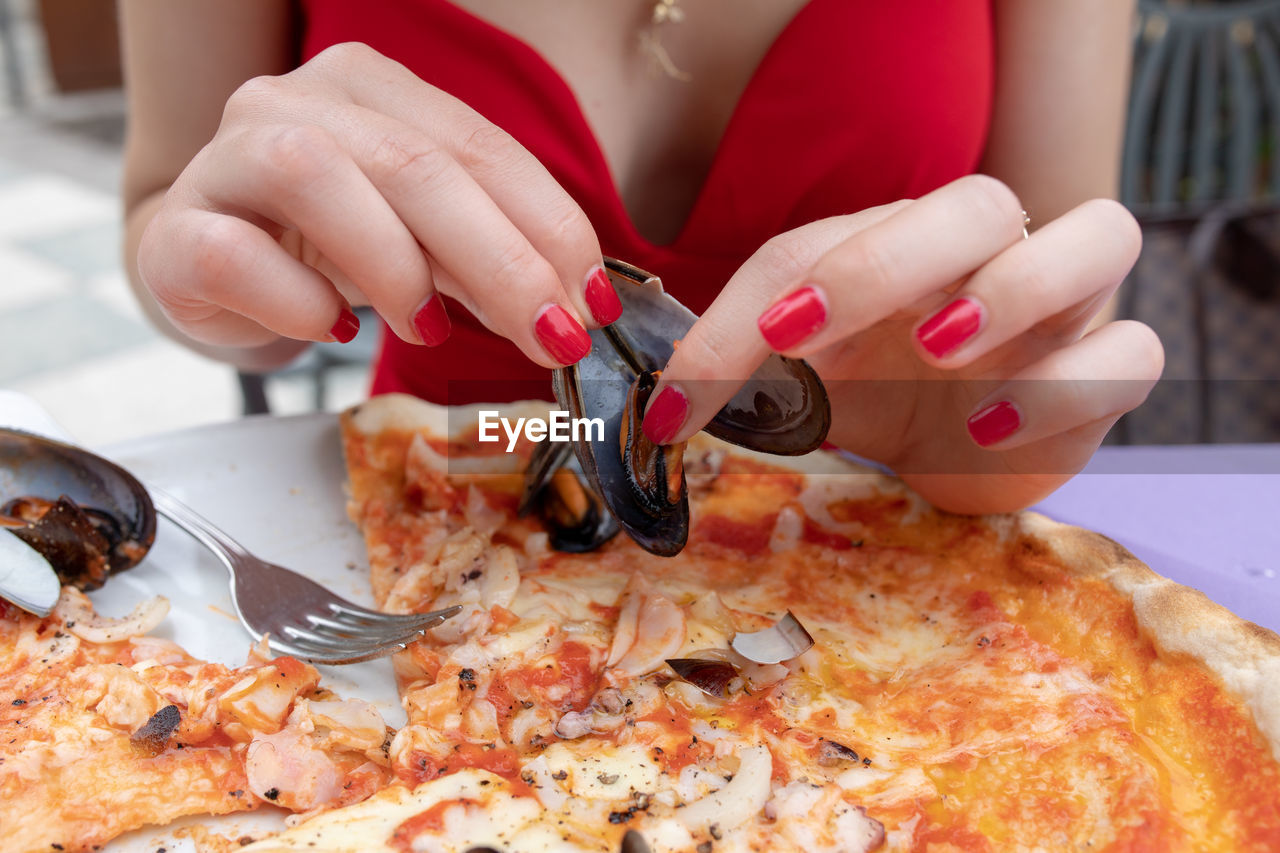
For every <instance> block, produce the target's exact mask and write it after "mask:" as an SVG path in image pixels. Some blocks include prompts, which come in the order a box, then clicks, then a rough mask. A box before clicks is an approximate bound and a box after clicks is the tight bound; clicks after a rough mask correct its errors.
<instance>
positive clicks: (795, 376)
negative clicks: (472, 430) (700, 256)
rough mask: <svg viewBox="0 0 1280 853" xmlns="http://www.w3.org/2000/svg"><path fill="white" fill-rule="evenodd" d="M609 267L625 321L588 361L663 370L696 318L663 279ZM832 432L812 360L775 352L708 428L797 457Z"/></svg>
mask: <svg viewBox="0 0 1280 853" xmlns="http://www.w3.org/2000/svg"><path fill="white" fill-rule="evenodd" d="M605 267H606V269H607V270H608V271H609V273H610V277H611V280H612V281H613V282H614V289H615V290H617V292H618V298H619V300H620V301H621V302H622V316H621V317H620V318H619V320H618V322H616V323H614V324H613V325H612V326H608V327H606V328H604V329H603V330H601V331H600V332H599V333H593V335H592V344H593V348H592V352H591V353H590V354H589V355H588V356H587V358H588V359H590V358H593V357H597V356H598V355H601V356H602V357H604V358H605V359H606V360H608V361H613V359H612V358H611V357H610V355H616V356H617V358H618V360H619V361H620V362H621V363H624V364H626V365H628V367H629V368H630V373H631V376H632V377H634V375H635V373H637V372H638V371H641V370H647V371H654V370H661V369H662V368H663V367H664V366H666V363H667V362H668V361H669V360H670V359H671V354H672V353H674V352H675V342H676V341H678V340H680V339H682V338H683V337H684V336H685V335H686V334H688V332H689V329H691V328H693V324H694V323H695V322H696V321H697V319H698V316H697V315H696V314H694V313H693V312H692V311H690V310H689V309H688V308H686V307H684V306H683V305H681V304H680V303H679V302H678V301H676V300H675V299H674V298H673V297H671V296H670V295H668V294H667V293H664V292H663V291H662V285H661V283H660V281H659V280H658V279H657V278H656V277H654V276H652V275H650V274H649V273H647V272H645V271H644V270H641V269H639V268H637V267H633V266H631V265H630V264H625V263H622V262H620V261H615V260H613V259H612V258H606V259H605ZM601 338H603V339H604V342H602V341H601ZM604 350H607V351H608V352H604ZM579 364H581V362H579ZM630 378H631V377H628V380H629V379H630ZM561 403H562V404H563V401H561ZM830 427H831V403H830V401H829V400H828V399H827V393H826V390H825V389H824V388H823V386H822V380H821V379H820V378H818V374H817V373H816V372H815V371H814V369H813V368H812V367H810V366H809V365H808V363H807V362H804V361H801V360H798V359H793V358H785V357H783V356H780V355H777V354H774V355H771V356H769V357H768V358H767V359H765V361H764V363H763V364H761V365H760V367H759V368H758V369H757V370H756V371H755V373H753V374H752V375H751V378H750V379H749V380H747V382H745V383H743V385H742V386H741V387H740V388H739V389H738V390H737V392H736V393H735V394H734V395H733V397H732V398H730V400H729V402H728V403H726V404H725V405H724V407H723V408H722V409H721V410H720V411H719V412H718V413H717V414H716V416H715V417H714V418H713V419H712V420H711V423H709V424H708V425H707V426H706V427H705V430H706V432H708V433H710V434H711V435H714V436H715V437H716V438H719V439H721V440H723V441H727V442H729V443H730V444H736V445H738V446H739V447H746V448H749V449H751V450H758V451H760V452H761V453H770V454H773V455H775V456H799V455H801V454H805V453H809V452H810V451H813V450H817V449H818V448H819V447H821V446H822V442H823V441H825V440H826V438H827V431H828V430H829V429H830Z"/></svg>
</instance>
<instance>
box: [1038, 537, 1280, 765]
mask: <svg viewBox="0 0 1280 853" xmlns="http://www.w3.org/2000/svg"><path fill="white" fill-rule="evenodd" d="M1018 523H1019V527H1020V529H1021V530H1023V531H1024V532H1026V533H1028V534H1030V535H1031V536H1034V537H1036V538H1037V539H1040V540H1041V541H1043V542H1045V543H1046V544H1047V545H1048V546H1049V547H1050V548H1051V549H1052V550H1053V551H1054V553H1055V554H1056V555H1057V556H1058V557H1059V558H1060V559H1061V560H1062V562H1063V564H1064V565H1066V566H1067V567H1068V568H1069V569H1071V570H1072V571H1074V572H1075V573H1077V574H1079V575H1083V576H1094V577H1099V578H1102V579H1104V580H1106V581H1107V582H1108V583H1110V584H1111V586H1112V587H1113V588H1114V589H1115V590H1116V591H1117V592H1119V593H1121V594H1122V595H1124V596H1125V597H1127V598H1128V599H1129V600H1130V601H1132V602H1133V611H1134V615H1135V616H1136V617H1137V620H1138V625H1139V626H1140V627H1141V628H1142V630H1143V631H1145V632H1146V633H1147V634H1148V635H1149V636H1150V638H1151V640H1152V642H1154V644H1155V646H1156V648H1157V649H1158V650H1159V651H1160V652H1162V653H1164V654H1170V655H1176V654H1185V655H1189V656H1191V657H1192V658H1194V659H1196V660H1197V661H1199V662H1200V663H1201V664H1203V665H1204V666H1205V667H1206V668H1207V669H1208V670H1209V671H1210V672H1212V673H1213V674H1214V675H1216V676H1217V677H1218V678H1219V679H1220V680H1221V681H1222V684H1223V685H1224V686H1225V687H1226V688H1227V689H1228V690H1229V691H1230V692H1231V693H1232V694H1234V695H1235V696H1237V697H1238V698H1239V699H1240V700H1241V701H1243V702H1244V703H1245V705H1246V706H1247V707H1248V708H1249V710H1250V712H1251V713H1252V714H1253V718H1254V721H1255V722H1256V723H1257V725H1258V728H1259V729H1260V730H1261V731H1262V733H1263V735H1264V736H1265V737H1266V738H1267V740H1268V742H1269V743H1270V744H1271V752H1272V754H1273V755H1274V756H1275V757H1276V758H1277V759H1280V636H1277V635H1276V634H1275V633H1274V632H1273V631H1270V630H1268V629H1267V628H1263V627H1262V626H1260V625H1256V624H1254V623H1253V622H1249V621H1247V620H1245V619H1241V618H1240V617H1239V616H1237V615H1235V614H1234V613H1232V612H1231V611H1230V610H1228V609H1227V608H1225V607H1223V606H1222V605H1221V604H1218V603H1217V602H1215V601H1212V600H1211V599H1210V598H1209V597H1208V596H1206V595H1205V594H1204V593H1202V592H1200V591H1199V590H1197V589H1192V588H1191V587H1187V586H1183V585H1182V584H1179V583H1176V582H1175V581H1172V580H1169V579H1168V578H1166V577H1164V576H1162V575H1159V574H1157V573H1156V572H1154V571H1153V570H1152V569H1151V568H1150V567H1149V566H1147V564H1146V563H1143V562H1142V561H1141V560H1139V559H1138V558H1137V557H1135V556H1134V555H1133V554H1131V553H1130V552H1129V551H1128V549H1126V548H1125V547H1124V546H1122V545H1120V544H1119V543H1118V542H1115V541H1114V540H1112V539H1109V538H1107V537H1106V536H1103V535H1102V534H1101V533H1095V532H1093V531H1091V530H1085V529H1083V528H1080V527H1074V526H1072V525H1069V524H1063V523H1062V522H1058V521H1054V520H1052V519H1050V518H1047V517H1046V516H1043V515H1041V514H1039V513H1035V512H1023V513H1019V514H1018Z"/></svg>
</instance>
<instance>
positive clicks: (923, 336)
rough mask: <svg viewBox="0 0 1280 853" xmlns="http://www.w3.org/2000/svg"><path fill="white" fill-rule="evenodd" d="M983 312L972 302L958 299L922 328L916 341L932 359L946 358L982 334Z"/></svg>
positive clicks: (922, 324)
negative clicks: (945, 356) (970, 339)
mask: <svg viewBox="0 0 1280 853" xmlns="http://www.w3.org/2000/svg"><path fill="white" fill-rule="evenodd" d="M981 325H982V308H981V306H979V305H978V303H976V302H974V301H973V300H972V299H957V300H955V301H954V302H952V303H950V304H949V305H947V306H946V307H945V308H943V309H942V310H940V311H939V312H938V313H936V314H934V315H933V316H932V317H930V318H929V319H928V320H925V321H924V322H923V323H921V324H920V328H918V329H916V339H917V340H919V341H920V346H922V347H924V348H925V350H926V351H927V352H928V353H929V355H931V356H933V357H934V358H942V357H943V356H944V355H946V354H947V353H950V352H953V351H954V350H956V348H958V347H959V346H960V345H961V344H963V343H964V342H965V341H967V340H969V338H972V337H973V336H974V335H976V334H977V333H978V328H979V327H980V326H981Z"/></svg>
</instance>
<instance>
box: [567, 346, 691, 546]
mask: <svg viewBox="0 0 1280 853" xmlns="http://www.w3.org/2000/svg"><path fill="white" fill-rule="evenodd" d="M593 334H596V333H593ZM587 362H589V363H587ZM634 381H635V374H632V375H631V377H629V378H628V377H627V376H626V375H625V374H623V373H618V372H615V371H613V370H611V369H610V368H609V365H608V363H607V362H606V361H605V360H604V359H592V358H591V356H587V358H585V359H583V360H582V361H581V362H579V363H578V365H577V369H575V370H557V371H556V373H555V376H554V378H553V382H552V384H553V387H554V388H555V392H556V399H557V400H560V401H561V405H562V406H564V407H565V408H566V410H567V411H568V412H569V414H570V416H571V417H574V418H600V419H601V420H603V421H604V439H603V440H602V441H583V442H579V443H577V444H576V445H574V449H575V451H576V453H577V458H578V463H579V464H580V465H581V466H582V471H583V473H584V474H586V476H587V482H589V483H590V484H591V486H592V488H593V489H595V491H596V493H597V494H599V495H600V497H601V498H602V499H603V501H604V503H605V505H606V506H607V507H608V509H609V512H610V513H611V514H612V515H613V517H614V518H615V519H617V522H618V524H619V525H621V527H622V529H623V530H625V531H627V535H628V536H630V537H631V538H632V539H634V540H635V541H636V543H637V544H639V545H640V547H642V548H644V549H645V550H646V551H649V552H651V553H654V554H657V555H659V556H663V557H669V556H673V555H675V554H678V553H680V550H681V549H682V548H684V545H685V542H686V541H687V540H688V538H689V496H688V490H687V489H686V488H684V484H683V480H682V481H681V485H680V488H679V491H678V495H677V497H676V500H675V501H674V502H671V501H662V502H657V501H652V500H647V499H642V498H639V497H638V496H637V494H636V488H635V486H634V485H633V481H634V477H633V476H632V475H631V474H630V473H629V472H628V471H627V469H626V457H625V454H624V447H623V441H624V436H625V435H626V432H625V431H624V430H623V422H624V420H625V418H626V416H627V397H628V396H629V394H630V391H631V385H632V383H633V382H634Z"/></svg>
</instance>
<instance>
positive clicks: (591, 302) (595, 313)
mask: <svg viewBox="0 0 1280 853" xmlns="http://www.w3.org/2000/svg"><path fill="white" fill-rule="evenodd" d="M584 295H585V296H586V300H587V307H588V308H590V309H591V316H592V317H594V318H595V321H596V322H597V323H599V324H600V325H601V326H607V325H609V324H610V323H612V322H613V321H614V320H617V319H618V318H619V317H621V316H622V303H621V302H620V301H618V294H617V293H616V292H614V289H613V285H612V284H610V283H609V276H608V275H606V274H605V271H604V270H603V269H601V268H600V267H596V268H595V270H594V271H592V273H591V275H590V276H588V277H587V289H586V293H585V294H584Z"/></svg>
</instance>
